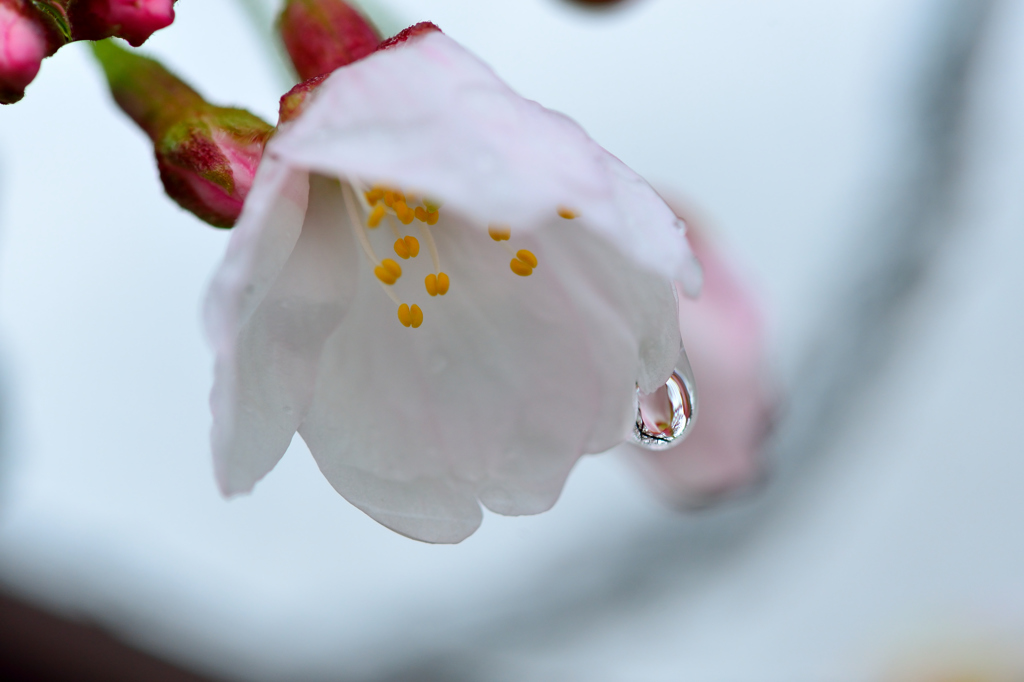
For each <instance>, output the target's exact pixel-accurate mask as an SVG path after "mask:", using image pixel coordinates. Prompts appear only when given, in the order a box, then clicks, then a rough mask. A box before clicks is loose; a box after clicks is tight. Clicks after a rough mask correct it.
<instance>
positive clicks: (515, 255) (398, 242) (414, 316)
mask: <svg viewBox="0 0 1024 682" xmlns="http://www.w3.org/2000/svg"><path fill="white" fill-rule="evenodd" d="M341 189H342V197H343V198H344V203H345V208H346V210H347V211H348V217H349V221H350V223H351V225H352V231H353V233H354V234H355V237H356V241H358V242H359V245H360V246H361V247H362V251H363V255H364V256H365V257H366V260H367V261H369V263H370V266H371V267H372V268H373V274H374V275H375V276H376V278H377V281H378V282H379V283H380V285H381V287H382V288H383V289H384V293H386V294H387V295H388V298H390V299H391V300H392V301H393V302H394V303H395V305H396V306H398V321H399V322H401V323H402V325H403V326H405V327H412V328H413V329H415V328H417V327H419V326H420V325H421V324H423V310H422V309H421V308H420V307H419V306H418V305H416V304H415V303H413V304H412V305H409V304H407V303H404V302H402V301H401V300H400V299H399V298H398V296H396V295H395V292H394V290H393V288H392V287H393V285H394V284H395V283H396V282H398V280H399V279H401V277H402V266H401V265H399V264H398V262H397V261H395V260H394V259H391V258H379V257H378V256H377V253H376V251H374V249H373V245H372V244H371V243H370V238H369V236H368V234H367V229H370V230H376V229H377V228H378V227H380V225H381V223H384V222H386V223H387V224H388V227H390V228H391V231H392V233H393V234H394V236H395V243H394V251H395V255H397V256H398V257H399V258H402V259H403V260H408V259H410V258H416V257H417V256H418V255H419V253H420V240H419V239H417V238H416V237H414V236H412V235H407V234H403V228H404V227H405V226H408V225H412V224H413V223H414V222H415V223H416V227H417V229H418V230H419V233H420V237H421V238H422V240H423V242H424V243H425V244H426V246H427V251H428V252H429V253H430V259H431V261H432V264H433V266H434V268H433V270H434V271H433V272H431V273H430V274H428V275H427V276H426V278H425V279H424V281H423V285H424V288H425V289H426V292H427V294H429V295H430V296H432V297H434V296H444V295H445V294H447V293H448V288H449V286H450V283H451V280H450V278H449V277H448V275H447V273H445V272H444V271H443V270H441V258H440V256H439V255H438V252H437V244H436V243H435V242H434V237H433V235H432V234H431V231H430V227H431V226H432V225H436V224H437V222H438V220H440V217H441V203H440V202H438V201H434V200H432V199H428V198H422V199H421V198H418V197H415V196H413V195H411V194H406V193H403V192H401V191H399V190H395V189H391V188H388V187H382V186H374V187H370V188H366V187H365V186H364V185H363V184H361V183H360V182H359V181H358V180H356V179H354V178H349V179H348V182H347V183H345V182H342V183H341ZM557 213H558V215H559V216H561V217H562V218H565V219H566V220H572V219H573V218H576V217H577V213H576V212H574V211H572V210H570V209H567V208H565V207H562V206H560V207H558V209H557ZM400 226H401V227H400ZM487 233H488V234H489V235H490V237H491V239H493V240H494V241H496V242H498V243H499V244H500V245H501V246H502V247H503V248H504V249H505V250H506V251H508V252H509V253H510V254H511V255H512V260H511V261H510V262H509V269H511V270H512V272H514V273H515V274H517V275H519V276H520V277H529V276H530V275H532V274H533V270H534V268H536V267H537V257H536V256H535V255H534V254H533V252H532V251H529V250H528V249H519V250H518V251H517V250H515V249H513V248H512V247H511V246H510V245H509V244H508V243H507V242H508V241H509V239H511V237H512V228H511V226H509V225H505V224H500V223H492V224H491V225H490V226H489V227H488V229H487Z"/></svg>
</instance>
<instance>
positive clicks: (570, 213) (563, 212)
mask: <svg viewBox="0 0 1024 682" xmlns="http://www.w3.org/2000/svg"><path fill="white" fill-rule="evenodd" d="M558 215H560V216H561V217H563V218H565V219H566V220H572V219H573V218H576V217H578V216H579V213H577V212H576V211H574V210H572V209H571V208H566V207H565V206H559V207H558Z"/></svg>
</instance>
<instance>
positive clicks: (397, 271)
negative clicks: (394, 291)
mask: <svg viewBox="0 0 1024 682" xmlns="http://www.w3.org/2000/svg"><path fill="white" fill-rule="evenodd" d="M373 274H375V275H377V279H379V280H380V281H382V282H384V284H394V283H395V282H397V281H398V278H399V277H401V276H402V268H401V266H399V265H398V263H396V262H395V261H393V260H391V259H390V258H385V259H384V260H382V261H381V262H380V265H378V266H377V267H375V268H374V269H373Z"/></svg>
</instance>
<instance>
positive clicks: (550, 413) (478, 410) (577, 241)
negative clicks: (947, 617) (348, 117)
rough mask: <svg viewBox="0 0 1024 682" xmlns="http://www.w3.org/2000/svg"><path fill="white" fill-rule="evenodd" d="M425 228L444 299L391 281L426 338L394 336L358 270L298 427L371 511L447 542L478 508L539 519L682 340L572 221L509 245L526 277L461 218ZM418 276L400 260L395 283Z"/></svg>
mask: <svg viewBox="0 0 1024 682" xmlns="http://www.w3.org/2000/svg"><path fill="white" fill-rule="evenodd" d="M559 221H560V222H559ZM433 232H434V235H435V239H436V242H437V248H438V251H439V252H440V253H441V254H442V257H443V269H444V270H445V272H448V273H449V275H450V277H451V282H452V285H451V290H450V291H449V293H448V294H447V295H446V296H444V297H435V298H429V297H427V296H425V295H423V293H422V289H421V288H419V289H416V288H412V289H403V288H402V286H403V285H402V284H398V285H395V287H393V291H394V292H395V293H396V294H397V295H398V296H399V297H400V298H402V299H403V300H406V298H404V297H405V296H407V295H410V296H419V298H418V302H419V304H420V305H421V306H422V308H423V311H424V322H423V325H422V327H421V328H419V329H416V330H410V329H405V328H403V327H402V326H400V325H399V324H398V321H397V319H396V316H395V307H394V304H393V303H391V301H389V299H388V298H387V296H386V295H385V294H384V293H383V292H381V291H379V286H378V284H377V282H376V281H375V280H374V279H373V276H372V273H371V271H370V268H369V266H368V265H366V264H365V263H364V264H362V265H361V266H360V275H359V283H360V295H359V296H357V297H356V299H355V300H354V301H353V304H352V307H351V308H350V309H349V312H348V314H347V315H346V317H345V319H344V320H343V321H342V323H341V324H340V325H339V327H338V329H337V331H336V332H335V334H334V335H333V336H332V337H331V339H330V340H329V341H328V343H327V347H326V349H325V351H324V357H323V361H322V365H321V370H320V376H319V381H318V383H317V388H316V396H315V398H314V400H313V404H312V406H311V407H310V410H309V414H308V416H307V418H306V420H305V422H303V424H302V425H301V426H300V428H299V432H300V433H301V434H302V437H303V439H304V440H305V441H306V443H307V444H308V445H309V448H310V451H311V452H312V453H313V456H314V457H315V458H316V460H317V463H318V464H319V466H320V469H321V471H323V473H324V475H325V476H326V477H327V479H328V480H329V481H330V482H331V484H332V485H333V486H334V487H335V489H337V490H338V492H339V493H341V494H342V495H343V496H345V497H346V498H347V499H348V500H349V501H350V502H352V503H353V504H354V505H356V506H357V507H359V508H360V509H362V510H363V511H364V512H366V513H367V514H368V515H370V516H371V517H373V518H374V519H376V520H377V521H379V522H380V523H382V524H384V525H386V526H388V527H389V528H392V529H393V530H396V531H398V532H400V533H402V534H404V535H407V536H409V537H413V538H416V539H419V540H425V541H428V542H458V541H459V540H461V539H463V538H465V537H466V536H468V535H469V534H471V533H472V532H473V531H474V530H475V529H476V527H477V526H478V525H479V523H480V509H479V504H478V503H477V499H479V500H480V501H482V502H483V503H484V504H485V505H486V506H487V507H489V508H490V509H492V510H493V511H496V512H499V513H502V514H534V513H539V512H542V511H545V510H547V509H549V508H550V507H551V505H553V504H554V502H555V501H556V500H557V498H558V496H559V494H560V492H561V490H562V487H563V485H564V483H565V479H566V477H567V476H568V474H569V471H570V470H571V468H572V466H573V465H574V464H575V462H576V460H577V459H578V458H579V456H580V455H582V454H583V453H584V452H588V451H596V450H604V449H607V448H609V447H611V446H613V445H615V444H617V443H619V442H621V441H622V439H623V437H624V436H625V434H626V433H627V430H628V428H629V426H630V424H631V420H632V417H633V414H634V411H635V405H634V403H633V395H634V390H635V385H636V380H637V377H638V376H639V375H641V374H644V373H645V372H647V371H655V372H657V373H659V374H660V376H659V377H658V380H660V381H661V382H663V381H664V380H665V379H667V377H668V374H669V373H670V372H671V369H672V365H673V363H674V362H675V359H676V357H677V355H678V352H679V334H678V328H677V327H676V317H675V297H674V294H673V292H672V287H671V285H670V284H669V283H668V282H667V281H666V280H664V279H660V278H656V277H655V276H654V275H651V274H648V273H647V272H646V271H644V270H642V269H641V268H638V267H635V266H630V265H629V264H628V261H627V262H626V264H625V265H624V264H623V261H624V259H623V258H622V256H621V255H620V254H618V252H617V250H616V249H615V248H613V247H612V246H611V245H609V244H607V243H606V242H605V241H604V240H602V239H600V238H598V237H595V236H594V235H593V234H592V233H591V232H589V231H588V230H586V228H585V227H584V226H583V225H582V224H579V225H575V226H573V227H571V228H568V229H567V228H566V225H565V224H564V221H561V219H559V218H557V217H551V218H549V220H548V221H547V224H546V225H545V226H544V227H542V228H539V229H537V230H535V231H534V232H533V233H531V234H527V235H524V236H521V237H518V236H517V244H516V248H522V247H525V248H528V249H530V250H532V251H534V253H535V254H536V256H537V258H538V259H539V260H540V265H539V266H538V268H537V269H536V270H535V271H534V272H533V274H532V275H531V276H529V277H525V278H524V277H518V276H516V275H515V274H513V273H512V272H511V271H510V270H509V265H508V255H507V254H506V252H505V251H504V250H503V249H502V248H501V247H500V246H498V245H497V244H496V243H495V242H493V241H492V240H491V239H490V238H489V237H488V236H487V235H486V234H485V233H482V232H481V231H479V230H476V229H475V228H474V227H473V226H471V225H470V224H469V223H468V221H467V220H466V219H465V218H462V217H460V216H458V215H457V214H453V213H452V212H450V211H447V209H446V211H445V217H444V218H443V219H442V221H441V223H439V224H438V225H437V226H436V227H435V228H434V230H433ZM427 266H428V263H427V262H426V261H425V259H423V258H421V259H419V260H418V261H413V260H410V261H408V262H407V264H403V269H404V270H405V272H404V274H403V276H402V277H403V280H406V281H408V282H413V283H417V282H419V283H422V281H423V278H424V275H425V273H426V272H428V270H426V269H425V268H426V267H427ZM417 268H419V269H422V270H423V271H422V272H420V270H419V269H417ZM652 285H653V286H652ZM407 286H408V285H407ZM364 287H365V290H364ZM640 292H645V293H649V294H650V295H648V296H646V297H644V296H641V295H640ZM651 318H653V319H654V320H655V321H654V322H651V321H650V320H651ZM666 320H667V322H666ZM641 356H644V359H643V360H641V359H640V358H641ZM641 365H645V366H646V365H650V366H651V367H652V368H656V369H654V370H649V369H642V368H641Z"/></svg>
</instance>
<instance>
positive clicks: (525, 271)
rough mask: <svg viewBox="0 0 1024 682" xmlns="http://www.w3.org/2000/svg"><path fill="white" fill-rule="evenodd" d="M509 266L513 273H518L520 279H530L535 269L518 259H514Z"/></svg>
mask: <svg viewBox="0 0 1024 682" xmlns="http://www.w3.org/2000/svg"><path fill="white" fill-rule="evenodd" d="M508 266H509V267H510V268H511V269H512V272H514V273H516V274H517V275H519V276H520V277H529V276H530V275H532V274H533V268H531V267H530V265H529V264H528V263H524V262H523V261H521V260H519V259H518V258H513V259H512V260H511V261H510V262H509V264H508Z"/></svg>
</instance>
